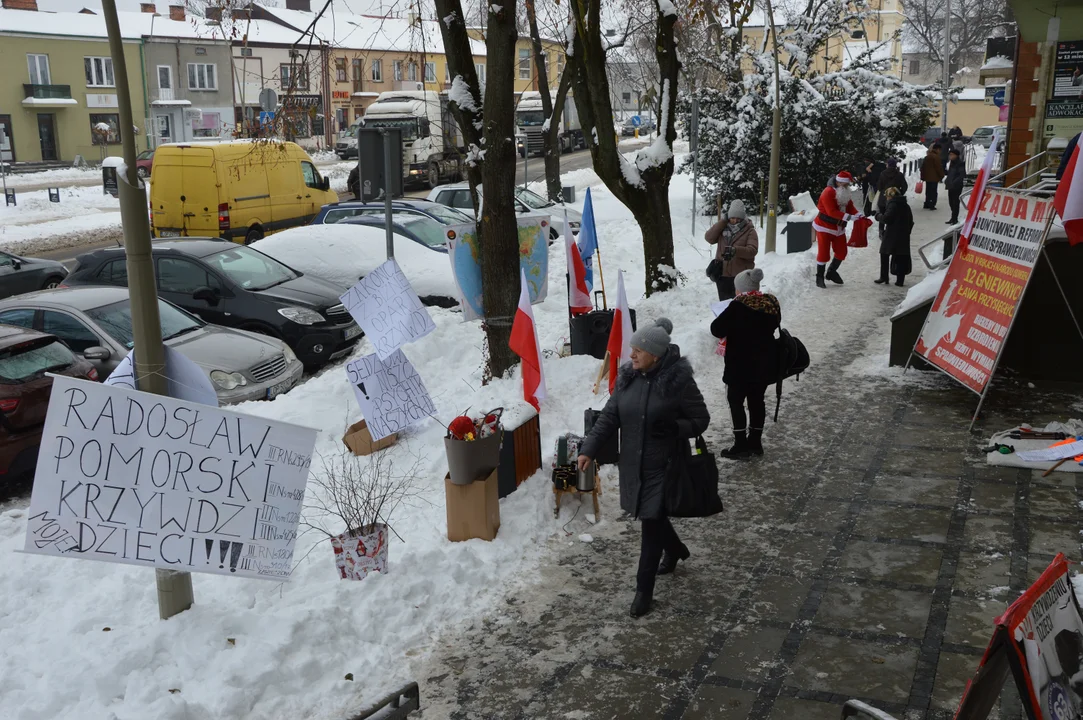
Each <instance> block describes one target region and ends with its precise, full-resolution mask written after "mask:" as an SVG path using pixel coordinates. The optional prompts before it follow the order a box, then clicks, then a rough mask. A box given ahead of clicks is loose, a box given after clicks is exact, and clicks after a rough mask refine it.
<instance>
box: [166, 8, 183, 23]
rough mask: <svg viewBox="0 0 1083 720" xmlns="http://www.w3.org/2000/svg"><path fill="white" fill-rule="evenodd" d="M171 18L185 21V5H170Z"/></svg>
mask: <svg viewBox="0 0 1083 720" xmlns="http://www.w3.org/2000/svg"><path fill="white" fill-rule="evenodd" d="M169 19H170V20H176V21H178V22H184V6H183V5H170V6H169Z"/></svg>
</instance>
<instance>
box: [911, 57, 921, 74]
mask: <svg viewBox="0 0 1083 720" xmlns="http://www.w3.org/2000/svg"><path fill="white" fill-rule="evenodd" d="M909 72H910V74H911V75H917V74H918V73H919V72H921V61H920V60H911V61H910V71H909Z"/></svg>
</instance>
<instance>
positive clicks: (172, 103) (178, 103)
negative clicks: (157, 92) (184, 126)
mask: <svg viewBox="0 0 1083 720" xmlns="http://www.w3.org/2000/svg"><path fill="white" fill-rule="evenodd" d="M191 104H192V101H191V100H154V101H153V102H151V105H153V106H154V107H188V106H189V105H191Z"/></svg>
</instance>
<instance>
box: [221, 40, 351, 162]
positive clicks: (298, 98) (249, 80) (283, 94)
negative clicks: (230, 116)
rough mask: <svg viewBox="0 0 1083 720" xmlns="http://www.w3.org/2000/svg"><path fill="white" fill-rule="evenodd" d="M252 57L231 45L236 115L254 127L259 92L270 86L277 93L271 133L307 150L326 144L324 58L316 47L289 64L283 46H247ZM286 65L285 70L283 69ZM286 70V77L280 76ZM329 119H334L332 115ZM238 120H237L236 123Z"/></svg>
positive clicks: (286, 51)
mask: <svg viewBox="0 0 1083 720" xmlns="http://www.w3.org/2000/svg"><path fill="white" fill-rule="evenodd" d="M247 49H248V50H250V51H251V52H252V55H251V56H242V55H241V54H240V51H241V47H239V45H234V47H233V71H234V105H235V107H236V108H237V111H236V116H237V117H238V118H239V117H240V116H241V113H242V106H241V98H242V97H243V98H244V108H243V111H244V115H245V116H246V117H248V118H249V120H250V121H251V125H250V126H249V128H248V129H249V130H253V129H254V128H253V127H252V125H254V126H255V127H256V128H258V124H259V114H260V107H259V95H260V91H261V90H263V89H264V88H270V89H272V90H274V91H275V93H277V95H278V103H279V109H278V111H277V113H276V116H275V121H274V125H273V129H274V133H275V134H277V135H279V136H280V137H284V138H288V139H291V140H293V141H294V142H296V143H297V144H298V145H301V146H302V147H304V148H305V149H307V150H319V149H325V148H326V147H327V141H326V137H325V131H326V128H325V125H324V121H325V120H326V119H327V115H328V114H327V113H326V112H325V110H324V59H323V54H322V53H321V51H320V49H319V48H318V47H313V48H312V50H311V51H309V52H307V53H306V54H303V55H302V56H301V57H300V58H297V59H295V60H293V62H292V63H291V58H290V52H289V48H288V47H286V46H281V45H276V46H265V45H259V44H256V43H252V44H249V45H248V48H247ZM283 68H285V71H283ZM291 68H293V69H295V70H294V71H295V72H296V73H297V79H296V81H295V82H293V83H292V84H291V82H290V78H289V73H290V72H291ZM283 72H285V77H283ZM330 119H332V120H333V119H334V116H333V114H331V116H330ZM239 121H240V120H239V119H238V122H239Z"/></svg>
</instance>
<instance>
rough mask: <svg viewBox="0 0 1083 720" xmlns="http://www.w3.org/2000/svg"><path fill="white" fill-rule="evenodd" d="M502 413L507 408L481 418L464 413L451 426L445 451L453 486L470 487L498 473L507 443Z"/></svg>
mask: <svg viewBox="0 0 1083 720" xmlns="http://www.w3.org/2000/svg"><path fill="white" fill-rule="evenodd" d="M503 414H504V408H496V409H495V410H490V411H489V412H487V413H484V414H482V415H481V417H478V418H471V417H470V416H468V415H465V414H463V415H460V416H459V417H457V418H455V419H454V420H452V421H451V423H450V424H449V425H448V432H447V436H446V437H445V438H444V452H445V453H446V454H447V464H448V475H449V476H450V478H451V482H452V483H453V484H455V485H469V484H470V483H472V482H474V481H475V480H477V479H479V478H485V477H488V476H489V474H490V473H492V472H493V470H496V467H497V465H499V464H500V445H501V443H502V442H503V440H504V426H503V425H502V424H501V422H500V418H501V416H502V415H503Z"/></svg>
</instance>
